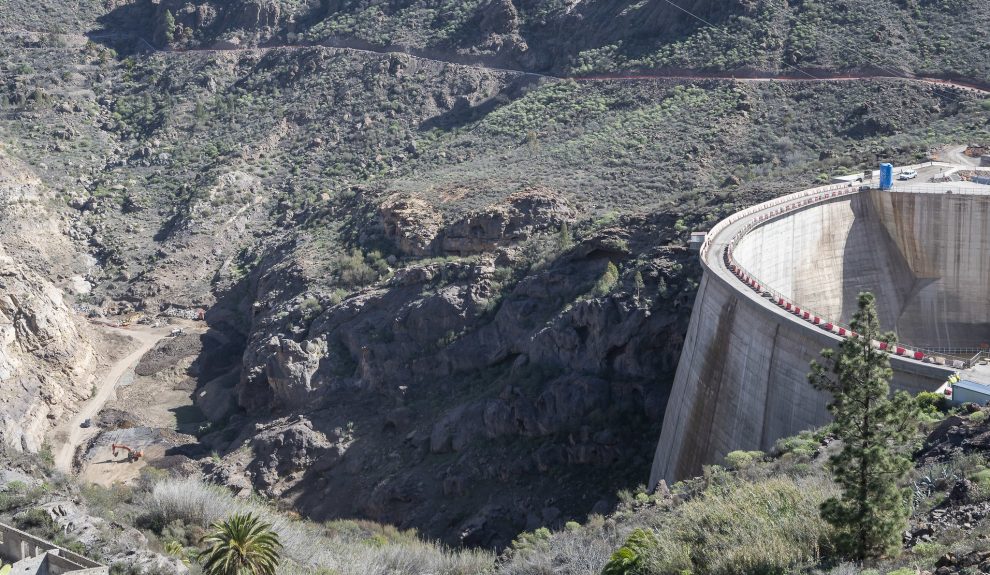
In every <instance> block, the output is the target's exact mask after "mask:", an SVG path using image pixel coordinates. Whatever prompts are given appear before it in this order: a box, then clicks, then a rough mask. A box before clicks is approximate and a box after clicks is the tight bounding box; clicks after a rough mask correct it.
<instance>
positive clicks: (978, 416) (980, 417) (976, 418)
mask: <svg viewBox="0 0 990 575" xmlns="http://www.w3.org/2000/svg"><path fill="white" fill-rule="evenodd" d="M986 418H987V412H985V411H974V412H973V413H972V415H970V416H969V420H970V421H972V422H973V423H981V422H983V421H985V420H986Z"/></svg>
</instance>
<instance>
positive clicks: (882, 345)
mask: <svg viewBox="0 0 990 575" xmlns="http://www.w3.org/2000/svg"><path fill="white" fill-rule="evenodd" d="M933 165H945V164H941V163H938V162H927V163H924V164H918V165H916V166H910V168H914V169H920V168H923V167H928V166H933ZM902 169H906V168H902ZM980 187H983V186H980ZM869 189H874V190H875V189H877V188H875V187H872V186H870V185H857V184H854V183H842V184H831V185H827V186H820V187H816V188H810V189H807V190H802V191H800V192H795V193H793V194H789V195H786V196H782V197H780V198H776V199H774V200H770V201H767V202H763V203H761V204H757V205H755V206H751V207H749V208H747V209H745V210H742V211H740V212H737V213H735V214H733V215H732V216H730V217H728V218H726V219H724V220H722V221H720V222H719V223H718V224H716V225H715V226H714V227H713V228H712V230H711V231H710V232H708V234H707V235H706V237H705V242H704V243H703V244H702V247H701V252H700V255H701V258H702V260H703V261H704V262H705V263H706V265H709V264H711V262H709V261H708V256H709V254H710V251H711V244H712V242H713V241H714V239H715V238H716V237H717V236H718V235H719V234H721V233H722V232H723V231H724V230H725V228H727V227H729V226H731V225H733V224H735V223H736V222H739V221H740V220H744V219H747V218H752V219H751V220H750V221H749V222H747V223H746V225H745V226H744V227H743V228H742V229H740V230H738V231H737V232H736V233H735V234H733V236H732V237H731V239H730V240H729V242H728V244H727V245H726V246H725V247H724V248H723V249H722V254H721V255H722V258H721V263H722V265H724V266H725V267H726V269H728V270H729V271H730V272H731V273H732V274H733V275H735V276H736V278H738V279H739V281H740V282H742V283H743V284H744V285H745V286H746V287H747V288H749V289H751V290H753V291H754V292H756V293H757V294H760V295H761V296H762V297H764V298H768V299H769V300H770V301H772V302H773V303H775V304H776V305H777V306H778V307H779V308H781V309H782V310H783V311H786V312H788V313H791V314H793V315H794V316H795V317H797V318H799V319H803V320H804V321H806V322H808V323H809V324H811V325H814V326H816V327H818V328H819V329H822V330H824V331H826V332H829V333H832V334H834V335H837V336H839V337H841V338H844V339H846V338H856V337H858V334H857V333H856V332H855V331H854V330H853V329H852V328H851V327H849V326H848V325H844V324H842V323H841V322H839V321H837V320H835V319H831V318H827V317H826V314H822V313H818V312H816V311H814V310H812V309H809V308H808V307H807V306H804V307H802V306H801V304H800V303H799V302H797V301H795V300H794V299H792V298H790V297H788V296H787V295H786V294H784V293H783V292H781V291H779V290H777V289H774V287H773V286H771V285H769V283H768V282H765V281H763V280H761V279H760V278H759V277H758V276H757V275H756V274H754V273H752V272H751V271H750V270H747V269H746V268H745V267H744V266H742V265H741V264H740V263H739V262H738V261H736V260H735V258H734V257H733V249H734V248H735V246H736V245H737V244H738V243H739V241H740V240H742V238H743V237H744V236H745V235H746V234H748V233H749V232H750V231H752V230H753V229H755V228H757V227H759V226H762V225H764V224H766V223H769V222H771V221H774V220H777V219H779V218H782V217H786V216H787V215H789V214H791V213H793V212H795V211H798V210H801V209H805V208H808V207H810V206H813V205H815V204H818V203H820V202H825V201H830V200H834V199H836V198H840V197H844V196H850V195H854V194H858V193H862V192H864V191H866V190H869ZM887 192H888V193H901V192H903V193H912V194H957V195H981V194H982V195H990V186H986V190H985V191H982V190H979V189H974V188H969V187H964V186H962V185H956V186H953V185H952V183H946V184H941V185H938V186H935V185H933V186H924V185H912V186H911V187H909V188H905V189H903V190H901V189H896V188H895V189H891V190H887ZM768 210H769V211H768ZM756 214H759V215H758V216H756ZM753 216H756V217H753ZM870 345H871V346H872V347H873V348H874V349H878V350H881V351H885V352H887V353H889V354H891V355H896V356H899V357H902V358H905V359H910V360H914V361H920V362H925V363H933V364H937V365H948V366H951V367H953V368H955V369H966V368H969V367H972V366H973V365H974V364H975V363H976V362H977V361H978V360H979V357H980V355H979V354H976V355H975V356H973V357H971V358H969V359H964V360H961V359H958V358H953V357H946V356H951V355H957V354H951V353H949V352H945V351H941V350H939V349H932V348H925V347H918V346H912V345H909V344H907V343H903V342H899V343H887V342H883V341H877V340H871V341H870ZM974 351H977V350H974Z"/></svg>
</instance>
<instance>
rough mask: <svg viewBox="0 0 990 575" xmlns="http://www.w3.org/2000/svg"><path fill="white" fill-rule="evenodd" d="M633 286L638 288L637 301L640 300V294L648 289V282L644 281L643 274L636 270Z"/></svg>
mask: <svg viewBox="0 0 990 575" xmlns="http://www.w3.org/2000/svg"><path fill="white" fill-rule="evenodd" d="M633 286H635V288H636V299H637V300H638V299H639V292H641V291H643V288H645V287H646V282H644V281H643V274H642V272H640V271H639V270H636V275H634V276H633Z"/></svg>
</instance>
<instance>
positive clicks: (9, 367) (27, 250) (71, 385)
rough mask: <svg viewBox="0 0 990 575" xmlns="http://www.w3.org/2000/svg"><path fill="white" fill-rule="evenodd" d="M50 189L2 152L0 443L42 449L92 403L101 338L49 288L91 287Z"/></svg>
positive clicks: (0, 188) (0, 173) (81, 258)
mask: <svg viewBox="0 0 990 575" xmlns="http://www.w3.org/2000/svg"><path fill="white" fill-rule="evenodd" d="M48 200H50V191H48V190H47V189H45V188H44V186H43V185H42V184H41V181H40V180H39V179H38V178H37V177H36V176H34V174H33V173H32V172H31V171H30V169H28V168H27V167H26V166H25V165H23V164H21V163H19V162H17V161H15V160H13V159H11V158H9V157H7V156H6V155H4V154H2V153H0V390H2V392H0V441H2V442H3V443H4V444H5V445H7V446H10V447H13V448H14V449H17V450H27V451H38V450H39V449H41V447H42V445H43V443H44V442H45V441H46V439H49V438H47V437H46V434H48V432H49V431H51V430H52V429H53V428H54V427H56V426H58V425H59V424H60V423H62V422H63V421H64V420H65V419H66V418H67V417H68V416H69V415H70V414H71V413H72V412H74V411H75V409H77V408H78V406H79V405H80V403H81V402H83V401H85V400H86V399H88V398H89V396H90V394H91V389H92V384H93V381H94V373H95V372H96V370H97V369H98V368H99V364H100V360H101V354H100V353H99V351H98V349H99V346H98V345H94V343H93V342H94V341H98V339H99V336H98V335H97V334H95V332H94V331H93V330H92V329H91V328H90V326H89V325H88V324H87V323H86V322H85V320H83V319H82V317H81V316H79V315H78V314H76V313H75V312H74V311H73V310H72V309H71V308H70V307H69V305H68V304H67V302H66V301H65V299H64V298H63V290H62V289H60V287H59V286H56V285H55V284H53V283H52V281H51V279H50V278H52V277H53V276H55V277H61V278H62V279H63V282H64V286H65V287H66V288H69V289H76V290H83V291H84V290H86V289H87V288H86V287H85V286H86V285H87V284H86V282H85V280H84V279H83V277H82V275H81V274H79V273H75V274H74V273H73V272H82V271H84V269H85V266H86V257H85V256H83V257H77V255H76V252H75V250H74V248H72V246H71V244H70V243H69V242H68V240H67V239H66V238H65V237H64V236H63V235H62V233H61V231H60V223H61V222H60V220H59V218H58V217H56V216H55V215H54V214H53V213H51V212H50V211H49V210H48V208H47V207H46V205H47V201H48Z"/></svg>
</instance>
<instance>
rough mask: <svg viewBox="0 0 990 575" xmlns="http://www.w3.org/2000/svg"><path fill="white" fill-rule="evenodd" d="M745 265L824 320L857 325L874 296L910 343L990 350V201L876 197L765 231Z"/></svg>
mask: <svg viewBox="0 0 990 575" xmlns="http://www.w3.org/2000/svg"><path fill="white" fill-rule="evenodd" d="M735 257H736V259H737V260H738V261H739V263H740V264H741V265H742V266H743V267H744V268H745V269H747V270H748V271H749V272H751V273H752V274H753V275H755V276H756V277H759V278H760V279H761V280H763V281H764V282H765V283H766V284H767V285H770V286H773V287H774V288H775V289H776V290H777V291H780V292H781V293H783V294H785V296H786V297H789V298H790V299H792V300H794V301H797V302H800V303H801V305H802V306H803V307H807V308H808V309H812V310H815V311H817V312H820V313H821V315H822V316H824V317H828V318H830V319H834V320H836V321H840V322H843V323H848V322H849V320H850V319H851V318H852V314H853V313H854V312H855V310H856V297H857V295H858V294H859V293H860V292H862V291H871V292H873V293H874V294H876V296H877V303H878V311H879V313H880V319H881V322H882V323H883V324H884V328H885V329H889V330H892V331H894V332H896V333H897V335H898V338H899V339H900V340H901V341H904V342H906V343H909V344H911V345H913V346H916V347H923V348H976V347H979V345H980V344H981V343H986V342H990V196H979V195H959V194H957V195H952V194H934V193H909V192H893V193H891V192H882V191H879V190H870V191H868V192H863V193H860V194H855V195H853V196H848V197H845V198H842V199H841V200H837V201H830V202H826V203H822V204H818V205H815V206H812V207H809V208H807V209H804V210H801V211H798V212H796V213H793V214H790V215H788V216H787V217H782V218H779V219H777V220H774V221H771V222H769V223H767V224H765V225H763V226H760V227H758V228H755V229H754V230H752V231H751V232H750V233H748V234H746V236H745V237H743V238H742V239H741V240H740V241H739V243H738V244H737V245H736V248H735Z"/></svg>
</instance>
